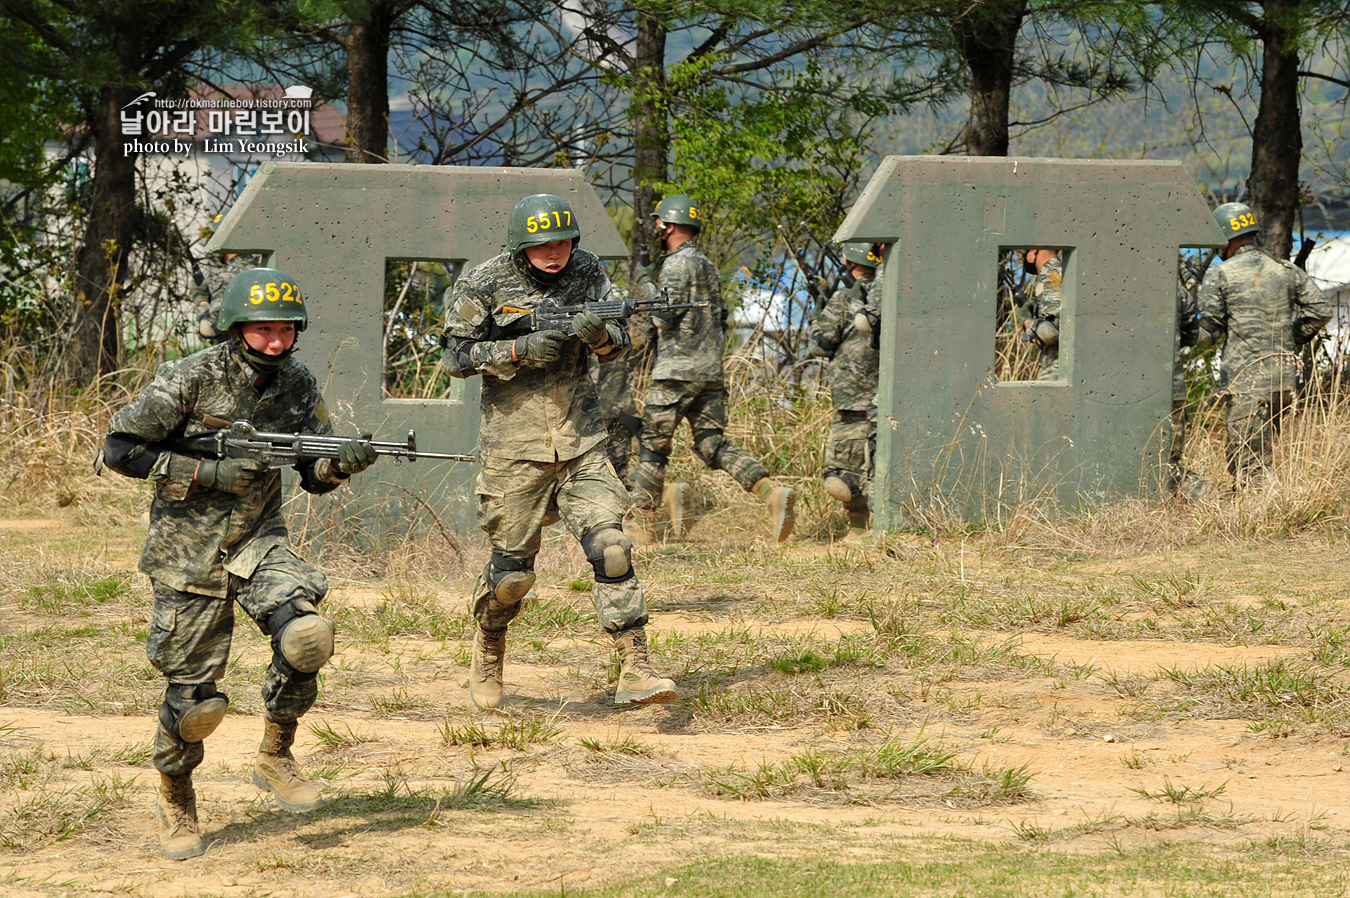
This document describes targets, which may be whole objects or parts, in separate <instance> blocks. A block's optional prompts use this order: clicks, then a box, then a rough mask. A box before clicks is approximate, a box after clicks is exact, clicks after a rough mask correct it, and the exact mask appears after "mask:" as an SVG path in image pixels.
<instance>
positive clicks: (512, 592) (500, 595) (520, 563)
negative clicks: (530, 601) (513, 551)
mask: <svg viewBox="0 0 1350 898" xmlns="http://www.w3.org/2000/svg"><path fill="white" fill-rule="evenodd" d="M483 577H484V579H486V580H487V585H488V589H489V590H490V591H491V592H492V595H493V597H494V598H495V599H496V600H497V604H499V605H505V606H509V605H519V604H520V600H521V599H523V598H525V594H526V593H527V592H529V591H530V587H532V586H534V556H533V555H531V556H530V557H529V558H511V557H508V556H506V555H500V554H498V553H497V551H496V550H493V552H492V557H491V558H490V559H488V564H487V569H486V570H484V571H483Z"/></svg>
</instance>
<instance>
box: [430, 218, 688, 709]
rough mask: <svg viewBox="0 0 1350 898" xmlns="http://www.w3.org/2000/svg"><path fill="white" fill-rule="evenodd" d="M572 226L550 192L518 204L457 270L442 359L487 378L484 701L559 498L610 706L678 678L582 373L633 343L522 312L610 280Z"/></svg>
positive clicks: (621, 329) (640, 698)
mask: <svg viewBox="0 0 1350 898" xmlns="http://www.w3.org/2000/svg"><path fill="white" fill-rule="evenodd" d="M580 239H581V229H580V227H579V224H578V222H577V220H576V217H575V215H574V214H573V212H572V208H571V206H569V205H568V204H567V203H566V202H565V201H564V200H563V199H562V198H560V197H556V196H553V195H551V194H535V195H533V196H528V197H526V198H525V199H523V200H521V201H520V202H519V203H517V204H516V207H515V209H514V210H512V212H511V218H510V221H509V223H508V226H507V249H506V252H504V253H502V254H501V255H499V256H497V257H495V258H493V259H490V260H488V261H487V262H484V263H483V264H481V265H479V266H477V267H475V268H474V269H472V270H471V271H469V272H468V273H467V274H465V275H464V277H462V278H461V279H460V280H459V281H458V282H457V283H456V284H455V288H454V294H453V299H452V301H451V304H450V305H451V309H450V311H449V312H448V313H447V318H446V325H445V337H444V339H443V344H444V345H445V347H446V351H445V355H444V357H443V359H442V362H441V363H442V365H444V366H445V368H446V370H447V371H449V373H450V374H451V375H452V376H454V377H470V376H472V375H474V374H480V375H482V378H483V391H482V421H481V423H480V427H479V443H478V456H479V461H480V464H481V471H480V473H479V475H478V485H477V493H478V525H479V526H480V527H481V528H482V529H483V531H484V532H485V533H486V534H487V536H488V539H489V541H490V542H491V543H492V557H491V558H490V559H489V560H488V563H487V566H486V567H485V568H484V569H483V574H482V576H481V577H479V579H478V583H477V585H476V586H475V588H474V592H473V596H472V598H471V599H470V603H469V605H470V611H471V612H472V614H473V616H474V619H475V621H477V624H478V627H477V631H476V633H475V635H474V642H473V661H472V669H471V671H470V674H469V695H470V696H471V697H472V699H473V702H474V704H476V705H478V706H479V707H480V708H497V707H499V706H500V705H501V701H502V666H503V661H504V657H505V654H506V629H507V625H508V624H510V622H511V620H512V619H513V618H514V617H515V616H516V614H517V613H518V612H519V611H520V603H521V600H522V599H523V598H524V597H525V594H526V593H527V592H529V590H530V587H531V586H533V585H534V579H535V575H534V559H535V556H536V555H537V554H538V553H539V545H540V533H541V531H542V529H543V525H544V521H545V516H546V515H547V514H548V513H549V511H550V508H551V507H554V506H556V508H557V511H558V513H559V514H560V515H561V517H562V520H563V522H564V523H565V524H566V526H567V528H568V529H569V530H570V531H571V532H572V535H573V536H575V537H576V538H577V539H578V540H580V542H581V547H582V549H583V550H584V551H585V553H586V559H587V560H588V561H589V562H590V563H591V566H592V568H593V569H594V571H595V587H594V589H592V591H591V598H592V600H593V601H594V603H595V610H596V613H597V614H598V615H599V619H600V625H601V627H603V628H604V629H605V631H606V632H608V633H609V634H610V635H611V636H612V637H613V638H614V643H615V646H616V648H617V649H618V652H619V657H620V661H621V668H620V671H619V683H618V686H617V688H616V690H615V693H614V703H615V704H620V705H622V704H640V703H658V702H668V701H671V700H672V699H674V698H675V683H674V681H672V680H669V679H667V678H665V677H661V676H659V675H657V674H656V673H655V671H653V670H652V668H651V663H650V660H649V657H648V647H647V635H646V631H645V629H644V625H645V624H646V623H647V604H646V601H645V599H644V598H643V595H642V585H641V584H640V583H639V582H638V579H637V576H636V574H635V573H634V571H633V565H632V545H633V544H632V542H631V541H630V540H629V538H628V537H627V536H625V535H624V532H623V527H622V523H621V522H622V521H623V517H624V514H625V513H626V512H627V511H628V507H629V505H630V502H629V498H628V492H627V490H625V489H624V486H623V483H622V482H621V481H620V480H619V478H618V477H617V476H616V474H615V471H614V466H613V465H612V464H611V463H610V461H609V459H608V457H607V455H606V448H605V444H606V440H607V438H608V432H607V430H606V428H605V422H604V419H603V417H602V415H601V412H600V403H599V400H598V399H597V398H596V392H595V385H594V383H593V382H592V380H591V377H590V373H589V364H590V357H591V355H592V354H594V355H595V356H596V357H597V358H598V359H599V361H600V362H601V364H611V363H613V362H616V361H618V360H619V359H621V358H622V357H623V356H624V354H625V353H626V352H627V351H628V348H629V346H630V343H629V339H628V330H627V328H626V327H625V325H624V322H623V321H608V322H606V321H602V320H601V319H600V318H599V316H597V315H595V314H593V313H590V312H579V313H578V314H576V315H575V316H574V317H573V318H572V322H571V328H570V329H571V330H572V331H574V332H575V333H574V334H568V333H565V332H563V331H562V330H543V331H535V332H530V331H529V330H528V326H527V323H526V322H527V320H528V318H527V315H528V313H529V312H530V311H532V310H535V309H538V308H539V307H540V306H541V305H544V304H546V303H548V302H553V303H557V304H559V305H576V304H579V303H584V302H592V301H596V300H599V299H601V298H602V297H603V296H604V295H605V294H606V293H607V292H608V291H609V289H610V284H609V279H608V278H607V277H605V273H604V270H603V269H602V268H601V266H600V260H599V259H598V258H596V257H595V256H594V255H593V254H591V253H589V252H586V251H585V250H581V249H577V248H576V245H577V243H578V242H579V241H580Z"/></svg>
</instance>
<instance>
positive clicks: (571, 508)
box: [469, 445, 647, 633]
mask: <svg viewBox="0 0 1350 898" xmlns="http://www.w3.org/2000/svg"><path fill="white" fill-rule="evenodd" d="M481 464H482V469H481V471H480V472H479V474H478V482H477V486H476V492H477V494H478V526H479V527H481V528H482V530H483V532H484V533H486V534H487V537H488V540H489V542H491V544H492V548H493V549H495V550H496V551H497V552H498V553H500V554H502V555H505V556H507V557H510V558H533V557H534V556H535V555H537V554H538V553H539V544H540V533H541V531H542V530H543V520H544V515H545V513H546V512H547V511H548V510H549V506H550V505H552V504H555V503H556V506H557V510H558V512H559V513H560V515H561V516H562V521H563V524H564V525H565V526H566V527H567V529H568V531H569V532H571V534H572V535H573V536H574V537H576V538H577V539H578V540H580V539H581V537H582V536H583V535H585V534H586V533H587V532H588V531H590V530H592V529H594V528H596V527H600V526H603V525H606V524H619V523H620V522H621V521H622V520H623V516H624V514H625V513H626V512H627V511H628V506H629V504H630V503H629V499H628V491H627V490H625V489H624V486H623V483H622V482H620V480H619V478H618V476H617V475H616V474H615V473H614V467H613V465H611V464H610V462H609V459H608V458H607V457H606V454H605V448H604V447H603V446H600V445H596V446H594V447H592V448H591V449H590V450H588V451H587V452H585V453H583V454H582V455H580V456H578V457H576V458H573V459H569V460H567V461H557V462H537V461H529V460H522V459H506V458H501V457H497V456H491V455H485V456H482V459H481ZM591 601H592V602H593V603H594V604H595V611H596V614H597V615H599V618H600V625H601V626H602V627H603V628H604V629H605V630H606V631H608V632H611V633H613V632H616V631H618V630H624V629H627V628H629V627H640V626H642V625H643V624H645V623H646V622H647V604H646V601H645V599H644V598H643V593H642V585H641V584H640V583H639V582H638V579H637V577H636V576H634V577H632V578H630V579H628V580H625V581H623V582H621V583H600V582H596V583H595V584H594V585H593V586H592V587H591ZM469 605H470V610H471V611H472V613H473V616H474V619H475V620H476V621H477V622H478V624H479V626H481V627H482V628H483V629H485V630H500V629H501V628H503V627H505V626H506V625H507V624H509V623H510V622H511V620H512V619H513V618H514V617H515V616H516V614H517V613H519V611H520V605H518V604H517V605H509V606H502V605H499V604H497V603H496V602H494V601H492V593H491V592H490V591H489V589H488V585H487V581H486V580H485V579H484V578H483V577H481V576H480V577H479V578H478V583H477V585H476V586H475V587H474V592H473V596H472V598H471V599H470V600H469Z"/></svg>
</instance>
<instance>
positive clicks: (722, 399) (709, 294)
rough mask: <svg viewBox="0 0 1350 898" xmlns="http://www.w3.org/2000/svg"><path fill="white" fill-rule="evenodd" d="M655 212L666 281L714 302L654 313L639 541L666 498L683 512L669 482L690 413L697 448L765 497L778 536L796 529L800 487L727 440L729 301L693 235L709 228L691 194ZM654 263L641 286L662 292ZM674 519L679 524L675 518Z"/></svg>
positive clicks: (634, 481) (636, 513)
mask: <svg viewBox="0 0 1350 898" xmlns="http://www.w3.org/2000/svg"><path fill="white" fill-rule="evenodd" d="M657 210H658V211H656V212H654V213H652V216H653V217H654V218H655V219H656V227H657V233H658V235H659V236H660V239H661V243H662V244H663V245H664V246H665V248H666V253H667V254H666V256H665V258H664V259H663V260H662V262H661V266H660V281H661V287H662V288H664V289H666V290H668V291H669V293H670V299H671V301H672V302H707V303H708V304H709V307H708V308H706V309H683V310H680V311H678V312H671V313H668V314H662V313H659V312H652V315H651V320H652V323H653V325H654V326H655V328H656V361H655V363H654V364H653V366H652V382H651V386H650V387H648V389H647V400H646V404H645V406H644V408H643V414H642V437H641V439H640V441H639V452H638V463H637V467H636V468H634V469H633V473H632V476H631V479H630V482H629V485H630V486H631V488H632V490H633V500H634V503H635V505H636V507H635V508H634V510H633V516H632V518H631V519H630V520H631V521H632V522H633V527H634V529H633V536H634V539H636V540H637V541H638V542H639V543H650V542H653V541H654V540H655V538H656V532H655V525H656V521H657V510H658V509H659V508H660V507H661V505H662V504H663V501H664V503H665V504H666V505H667V506H668V507H670V508H671V509H672V511H674V512H675V513H676V514H678V509H679V508H680V507H681V506H682V505H683V497H682V496H680V495H679V494H678V492H676V493H675V494H674V495H672V494H671V492H669V491H667V490H666V488H665V480H666V464H667V463H668V462H669V461H670V448H671V443H672V442H673V440H674V438H675V428H676V427H677V426H679V423H680V421H682V420H687V421H688V422H689V427H690V429H691V430H692V432H693V436H694V454H695V455H696V456H698V458H699V460H700V461H702V462H703V463H704V464H705V465H707V466H708V467H709V468H712V469H713V470H719V469H720V470H724V471H726V472H727V473H728V474H730V475H731V476H732V477H733V478H735V480H736V482H737V483H739V484H740V485H741V486H742V487H743V488H744V489H745V490H746V491H747V492H753V493H754V494H755V495H757V496H759V497H760V498H761V499H763V500H764V504H765V505H766V506H767V507H768V510H769V520H770V525H771V527H772V532H773V536H774V539H775V540H776V541H778V542H783V541H784V540H786V539H787V538H788V536H789V535H790V534H791V533H792V525H793V522H794V507H795V505H796V501H797V495H796V492H795V491H793V490H792V489H791V488H790V487H786V486H783V485H781V484H778V483H775V482H774V481H773V480H772V479H771V478H770V477H769V471H768V469H767V468H765V467H764V465H763V464H762V463H760V462H759V461H758V460H757V459H755V458H754V457H753V456H751V455H750V453H748V452H746V451H745V450H744V449H742V448H741V447H740V446H737V445H736V444H735V443H733V442H731V441H730V440H728V439H727V438H726V437H725V436H724V435H723V431H725V430H726V426H727V390H726V386H725V376H724V374H723V369H722V348H723V344H724V343H725V341H726V336H725V327H726V306H724V305H723V303H722V284H721V278H720V276H719V275H718V273H717V266H715V265H713V263H712V261H711V260H709V259H708V257H707V256H705V255H704V254H703V253H702V252H700V251H699V248H698V246H697V244H696V243H695V242H694V239H695V237H696V236H697V235H698V233H699V231H701V230H702V229H703V218H702V215H701V214H700V213H699V210H698V206H697V205H695V203H694V201H693V200H691V199H690V198H689V197H687V196H682V195H676V196H671V197H667V198H666V199H665V200H663V201H662V202H661V204H660V205H659V206H658V207H657ZM653 274H655V272H654V270H653V269H652V268H646V269H643V270H641V271H639V272H638V274H637V280H638V285H639V288H640V289H642V290H643V291H644V293H645V294H646V295H649V296H651V295H655V292H656V287H655V286H654V285H653V284H652V276H653ZM672 523H674V522H673V521H672Z"/></svg>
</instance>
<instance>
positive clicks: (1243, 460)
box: [1199, 203, 1331, 489]
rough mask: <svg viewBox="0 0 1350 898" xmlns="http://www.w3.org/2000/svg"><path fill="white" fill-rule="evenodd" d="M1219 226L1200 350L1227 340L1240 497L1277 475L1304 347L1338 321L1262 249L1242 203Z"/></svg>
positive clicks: (1302, 280) (1312, 290) (1315, 293)
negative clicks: (1273, 467)
mask: <svg viewBox="0 0 1350 898" xmlns="http://www.w3.org/2000/svg"><path fill="white" fill-rule="evenodd" d="M1214 220H1215V221H1216V222H1218V224H1219V228H1220V229H1221V230H1222V231H1223V232H1224V234H1225V235H1227V237H1228V244H1227V245H1226V246H1225V247H1224V249H1223V251H1222V253H1221V254H1220V255H1221V257H1222V258H1223V260H1224V261H1223V264H1222V265H1211V266H1210V268H1209V271H1207V272H1206V273H1205V280H1204V282H1203V283H1202V284H1201V285H1200V335H1199V336H1200V339H1199V342H1200V345H1202V346H1210V345H1213V344H1214V343H1215V342H1217V341H1218V339H1219V337H1221V336H1222V335H1224V334H1227V335H1228V339H1227V341H1226V342H1225V344H1224V348H1223V366H1222V367H1221V368H1220V371H1219V377H1220V381H1221V382H1222V384H1223V387H1224V390H1223V395H1224V398H1225V400H1226V401H1227V403H1228V418H1227V425H1226V426H1227V447H1226V454H1227V456H1228V470H1229V471H1230V472H1231V473H1232V474H1233V478H1234V483H1235V485H1236V486H1237V487H1238V488H1239V489H1241V488H1244V487H1247V486H1260V485H1261V483H1262V482H1263V481H1264V479H1265V473H1266V471H1267V470H1268V469H1269V468H1270V462H1271V450H1272V448H1273V444H1274V441H1275V437H1276V436H1277V435H1278V434H1279V430H1280V421H1281V418H1282V417H1283V416H1284V413H1285V412H1286V411H1288V410H1289V408H1290V407H1291V406H1292V405H1293V403H1294V390H1295V389H1296V388H1297V386H1298V378H1299V370H1300V367H1301V364H1302V362H1301V359H1300V358H1299V347H1301V346H1302V345H1303V344H1304V343H1307V342H1308V341H1309V340H1311V339H1312V338H1313V336H1314V335H1315V334H1316V333H1317V332H1318V331H1320V330H1321V329H1322V326H1323V325H1325V324H1326V323H1327V322H1328V321H1330V320H1331V306H1330V304H1329V303H1328V302H1327V301H1326V298H1325V297H1323V296H1322V291H1321V290H1319V289H1318V288H1317V285H1316V284H1314V283H1313V281H1312V278H1310V277H1308V275H1307V274H1305V273H1304V272H1303V271H1301V270H1300V269H1298V268H1297V267H1295V266H1294V264H1293V263H1292V262H1288V261H1286V260H1284V259H1277V258H1276V257H1275V256H1272V255H1271V254H1270V253H1268V252H1266V251H1265V250H1264V249H1262V248H1261V247H1259V246H1257V245H1256V238H1257V235H1258V234H1259V233H1260V232H1261V225H1260V224H1259V223H1258V222H1257V220H1256V216H1255V215H1253V214H1252V210H1251V209H1250V208H1249V207H1248V206H1246V205H1244V204H1242V203H1225V204H1223V205H1222V206H1220V207H1219V208H1217V209H1215V210H1214Z"/></svg>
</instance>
